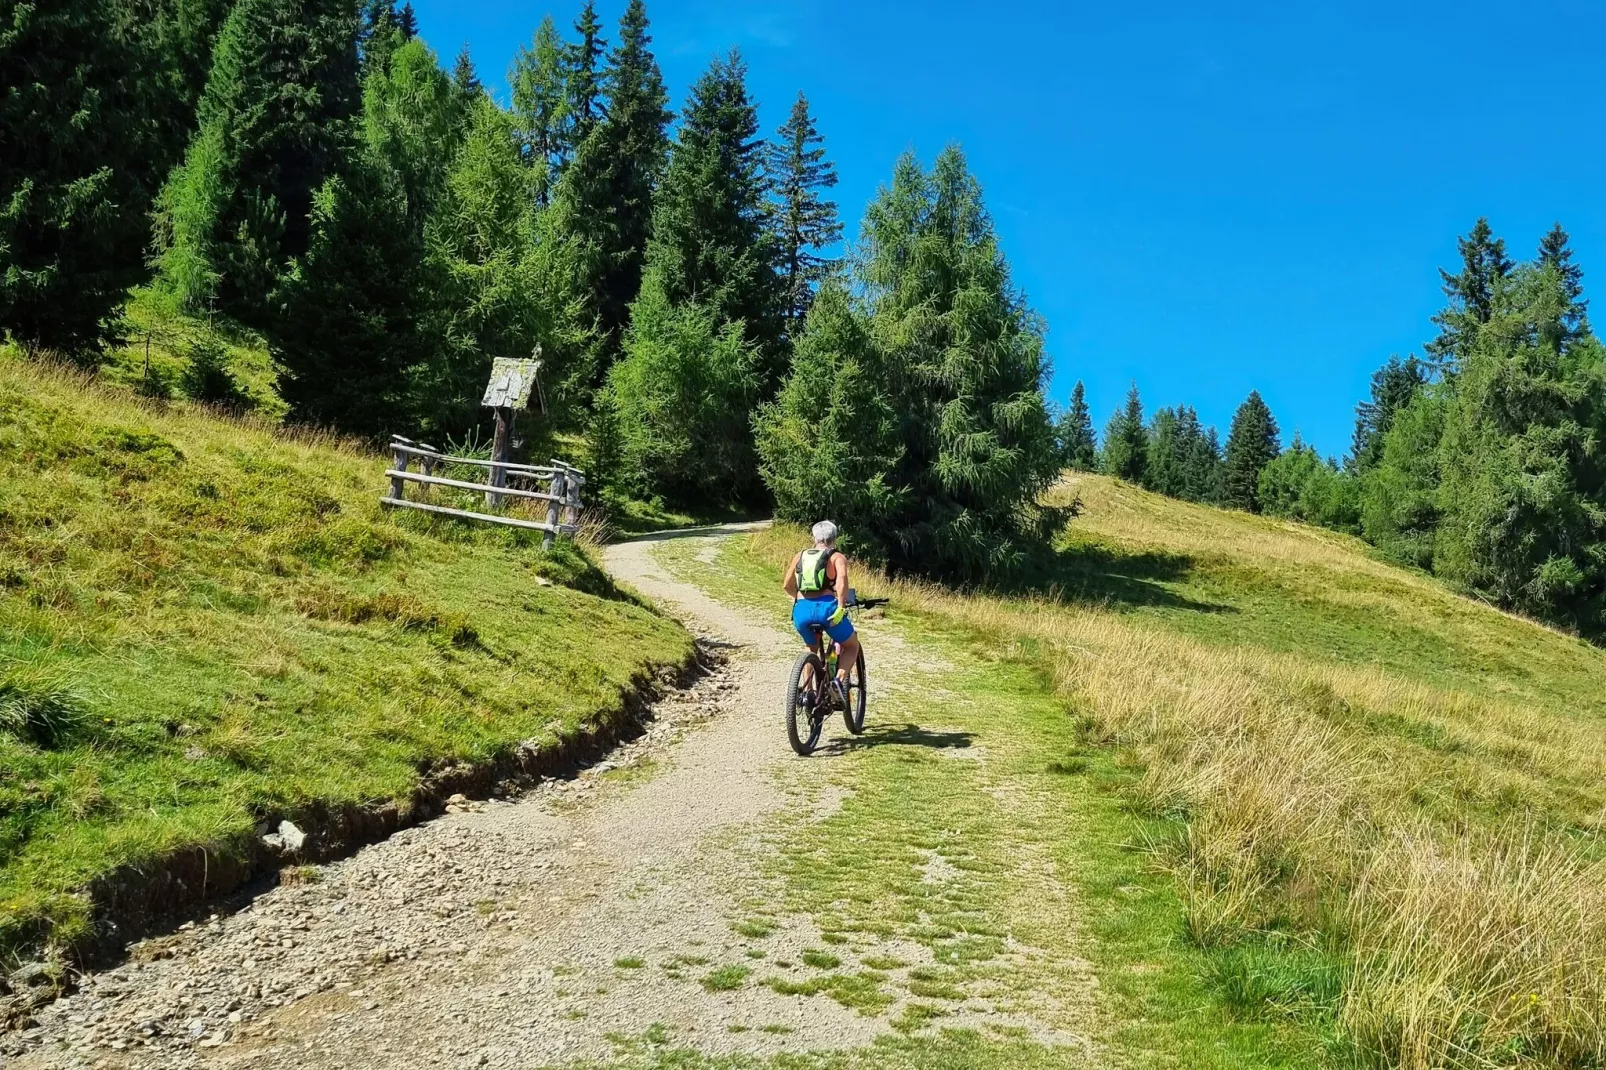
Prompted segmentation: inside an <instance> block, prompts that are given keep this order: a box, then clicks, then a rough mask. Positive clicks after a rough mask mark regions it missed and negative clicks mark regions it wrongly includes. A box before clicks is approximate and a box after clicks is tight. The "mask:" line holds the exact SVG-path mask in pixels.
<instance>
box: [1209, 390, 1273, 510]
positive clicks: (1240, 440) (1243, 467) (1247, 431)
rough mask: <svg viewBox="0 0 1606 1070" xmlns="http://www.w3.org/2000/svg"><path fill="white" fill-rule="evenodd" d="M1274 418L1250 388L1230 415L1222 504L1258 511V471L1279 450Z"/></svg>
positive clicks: (1257, 393)
mask: <svg viewBox="0 0 1606 1070" xmlns="http://www.w3.org/2000/svg"><path fill="white" fill-rule="evenodd" d="M1279 449H1280V448H1279V446H1278V442H1277V421H1276V420H1274V419H1272V415H1271V410H1270V409H1268V408H1267V407H1266V403H1265V402H1264V401H1262V400H1261V398H1260V392H1259V391H1258V390H1251V391H1250V392H1249V396H1248V397H1247V398H1245V399H1244V403H1243V404H1242V405H1240V406H1238V411H1237V412H1236V413H1235V414H1233V417H1232V430H1231V431H1230V432H1228V434H1227V459H1226V467H1225V469H1224V470H1223V472H1222V504H1223V505H1227V506H1230V507H1231V508H1234V509H1243V510H1244V511H1246V512H1251V513H1258V512H1259V511H1260V473H1261V470H1262V469H1264V468H1265V467H1266V465H1268V464H1270V463H1271V462H1272V459H1273V458H1275V457H1276V456H1277V454H1278V452H1279Z"/></svg>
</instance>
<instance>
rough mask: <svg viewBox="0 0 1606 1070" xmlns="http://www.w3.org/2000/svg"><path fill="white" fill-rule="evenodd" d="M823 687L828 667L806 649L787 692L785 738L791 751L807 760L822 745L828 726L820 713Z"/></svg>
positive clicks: (794, 669)
mask: <svg viewBox="0 0 1606 1070" xmlns="http://www.w3.org/2000/svg"><path fill="white" fill-rule="evenodd" d="M824 687H825V665H824V664H823V663H822V662H821V661H820V658H819V655H818V654H815V653H814V652H813V651H812V650H805V651H804V652H803V653H801V654H799V655H798V656H797V661H796V662H795V663H794V664H793V665H792V676H791V681H790V686H789V687H788V688H787V689H786V738H787V741H788V742H790V743H791V744H792V749H793V750H794V751H796V752H797V753H798V754H799V755H801V756H803V757H805V758H807V757H808V756H809V755H810V754H813V753H814V748H815V747H817V746H819V745H820V729H822V728H823V727H824V726H825V724H824V722H825V718H824V717H823V716H822V715H821V713H820V708H821V706H822V705H823V704H824ZM811 696H812V701H811Z"/></svg>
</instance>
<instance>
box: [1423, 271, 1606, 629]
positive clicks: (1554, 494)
mask: <svg viewBox="0 0 1606 1070" xmlns="http://www.w3.org/2000/svg"><path fill="white" fill-rule="evenodd" d="M1509 281H1510V286H1509V288H1508V289H1507V290H1506V292H1505V294H1504V298H1505V299H1504V300H1503V301H1502V302H1501V303H1500V305H1499V306H1497V308H1496V310H1495V313H1494V314H1493V316H1492V317H1491V318H1490V319H1489V320H1488V322H1486V323H1485V324H1483V326H1482V328H1481V329H1480V330H1479V331H1478V333H1477V335H1476V337H1475V338H1473V339H1471V341H1470V345H1469V346H1468V347H1467V348H1466V350H1465V352H1464V357H1463V360H1462V365H1461V371H1460V374H1459V376H1458V377H1457V382H1456V389H1455V392H1454V395H1453V398H1452V399H1451V401H1450V403H1449V405H1448V407H1447V409H1446V413H1445V428H1444V438H1443V442H1442V445H1441V446H1440V451H1439V452H1440V458H1441V465H1442V478H1443V482H1442V484H1441V486H1440V487H1439V494H1438V498H1439V507H1440V511H1441V513H1442V521H1441V523H1440V526H1439V530H1438V534H1437V539H1436V541H1435V544H1434V554H1433V567H1434V571H1435V572H1436V573H1439V574H1442V575H1444V576H1446V577H1448V578H1449V579H1451V580H1452V581H1455V582H1457V583H1460V584H1462V585H1464V586H1466V587H1469V588H1472V589H1474V590H1477V591H1480V592H1482V593H1484V594H1486V595H1488V596H1489V597H1491V598H1492V599H1494V600H1495V601H1496V602H1497V603H1499V604H1500V605H1502V606H1506V607H1509V608H1512V609H1516V610H1519V611H1521V612H1524V613H1529V614H1532V615H1535V616H1539V617H1542V618H1544V619H1546V620H1551V621H1555V622H1558V623H1562V624H1566V625H1569V626H1572V627H1575V628H1580V629H1583V630H1586V631H1595V630H1597V629H1599V628H1600V627H1601V626H1602V625H1603V624H1606V449H1603V446H1602V441H1601V431H1602V429H1603V428H1606V377H1603V376H1602V375H1601V368H1602V366H1603V363H1606V352H1603V351H1602V348H1601V346H1600V343H1599V342H1598V341H1596V340H1595V339H1594V338H1593V337H1588V338H1584V339H1581V340H1578V341H1576V342H1574V343H1572V344H1571V345H1564V343H1563V340H1562V339H1561V338H1559V337H1558V336H1557V335H1555V334H1554V333H1552V332H1550V331H1549V330H1547V329H1546V328H1547V325H1551V324H1555V323H1557V322H1558V321H1560V320H1561V319H1562V318H1563V317H1564V316H1566V315H1567V311H1568V309H1570V308H1571V307H1572V305H1573V302H1575V301H1577V300H1578V296H1579V295H1578V294H1576V293H1575V294H1573V295H1572V296H1571V298H1570V299H1569V297H1568V295H1567V293H1566V292H1565V290H1564V289H1563V288H1562V287H1561V286H1558V285H1557V281H1558V278H1557V273H1556V264H1555V263H1554V262H1552V263H1550V264H1534V265H1523V266H1522V267H1521V268H1519V269H1517V271H1515V272H1513V273H1512V276H1511V278H1510V280H1509Z"/></svg>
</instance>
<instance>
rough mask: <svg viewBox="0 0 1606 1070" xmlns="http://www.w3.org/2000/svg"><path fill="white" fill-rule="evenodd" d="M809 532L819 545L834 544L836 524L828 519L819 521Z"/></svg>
mask: <svg viewBox="0 0 1606 1070" xmlns="http://www.w3.org/2000/svg"><path fill="white" fill-rule="evenodd" d="M809 533H810V534H811V535H813V536H814V541H815V542H817V543H819V544H820V545H821V546H834V545H836V525H835V524H833V523H831V522H830V521H829V520H822V521H820V522H819V523H818V524H816V525H814V527H813V529H811V531H810V532H809Z"/></svg>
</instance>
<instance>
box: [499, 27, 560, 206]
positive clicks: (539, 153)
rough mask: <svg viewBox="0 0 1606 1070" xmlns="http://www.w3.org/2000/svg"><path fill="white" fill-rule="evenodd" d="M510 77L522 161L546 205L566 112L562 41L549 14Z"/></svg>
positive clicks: (519, 55)
mask: <svg viewBox="0 0 1606 1070" xmlns="http://www.w3.org/2000/svg"><path fill="white" fill-rule="evenodd" d="M507 80H508V84H509V85H510V86H512V89H513V115H514V117H515V119H516V121H517V122H518V124H519V140H520V142H521V143H522V146H523V158H524V162H525V164H527V165H528V166H529V167H530V168H532V169H533V170H534V171H535V175H536V184H535V189H536V200H537V201H539V202H540V203H541V204H542V205H543V206H545V205H546V204H547V203H548V201H549V200H550V198H551V190H552V186H553V184H554V181H555V172H556V171H557V169H558V166H559V162H560V159H561V156H560V152H561V146H562V143H563V127H564V122H565V119H566V116H567V115H568V111H567V106H566V101H565V99H564V93H565V87H564V73H563V42H562V40H561V39H560V38H559V37H558V29H557V26H556V25H555V24H554V23H553V21H552V16H551V15H548V16H547V17H546V18H544V19H542V20H541V25H540V27H539V28H538V29H537V30H536V31H535V39H534V40H533V41H531V43H530V47H528V48H521V49H519V52H518V55H517V56H515V57H514V60H513V66H512V69H511V70H509V71H508V75H507Z"/></svg>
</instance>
